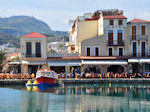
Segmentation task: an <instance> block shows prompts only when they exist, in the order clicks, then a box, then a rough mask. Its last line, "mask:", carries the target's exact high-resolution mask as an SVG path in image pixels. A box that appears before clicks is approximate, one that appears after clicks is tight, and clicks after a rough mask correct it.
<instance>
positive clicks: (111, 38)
mask: <svg viewBox="0 0 150 112" xmlns="http://www.w3.org/2000/svg"><path fill="white" fill-rule="evenodd" d="M108 44H109V45H113V30H108Z"/></svg>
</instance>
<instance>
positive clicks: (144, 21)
mask: <svg viewBox="0 0 150 112" xmlns="http://www.w3.org/2000/svg"><path fill="white" fill-rule="evenodd" d="M147 22H150V21H148V20H142V19H138V18H134V19H133V20H131V21H130V23H147Z"/></svg>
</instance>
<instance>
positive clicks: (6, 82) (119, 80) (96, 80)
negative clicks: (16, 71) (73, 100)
mask: <svg viewBox="0 0 150 112" xmlns="http://www.w3.org/2000/svg"><path fill="white" fill-rule="evenodd" d="M28 80H31V82H33V81H34V80H35V79H4V80H0V85H20V84H25V83H27V81H28ZM59 81H60V82H61V83H62V84H110V83H116V84H117V83H118V84H150V78H80V79H75V78H71V79H70V78H68V79H59Z"/></svg>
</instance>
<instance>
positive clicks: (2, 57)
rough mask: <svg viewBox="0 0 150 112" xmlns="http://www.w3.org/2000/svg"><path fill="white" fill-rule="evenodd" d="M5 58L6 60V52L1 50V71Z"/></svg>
mask: <svg viewBox="0 0 150 112" xmlns="http://www.w3.org/2000/svg"><path fill="white" fill-rule="evenodd" d="M5 60H6V53H5V52H3V51H0V71H1V70H2V65H3V63H4V61H5Z"/></svg>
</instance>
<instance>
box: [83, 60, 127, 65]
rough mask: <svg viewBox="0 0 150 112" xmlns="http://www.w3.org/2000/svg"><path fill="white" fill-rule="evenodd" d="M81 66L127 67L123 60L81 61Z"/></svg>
mask: <svg viewBox="0 0 150 112" xmlns="http://www.w3.org/2000/svg"><path fill="white" fill-rule="evenodd" d="M82 64H83V65H86V64H87V65H127V64H128V62H127V61H125V60H82Z"/></svg>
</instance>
